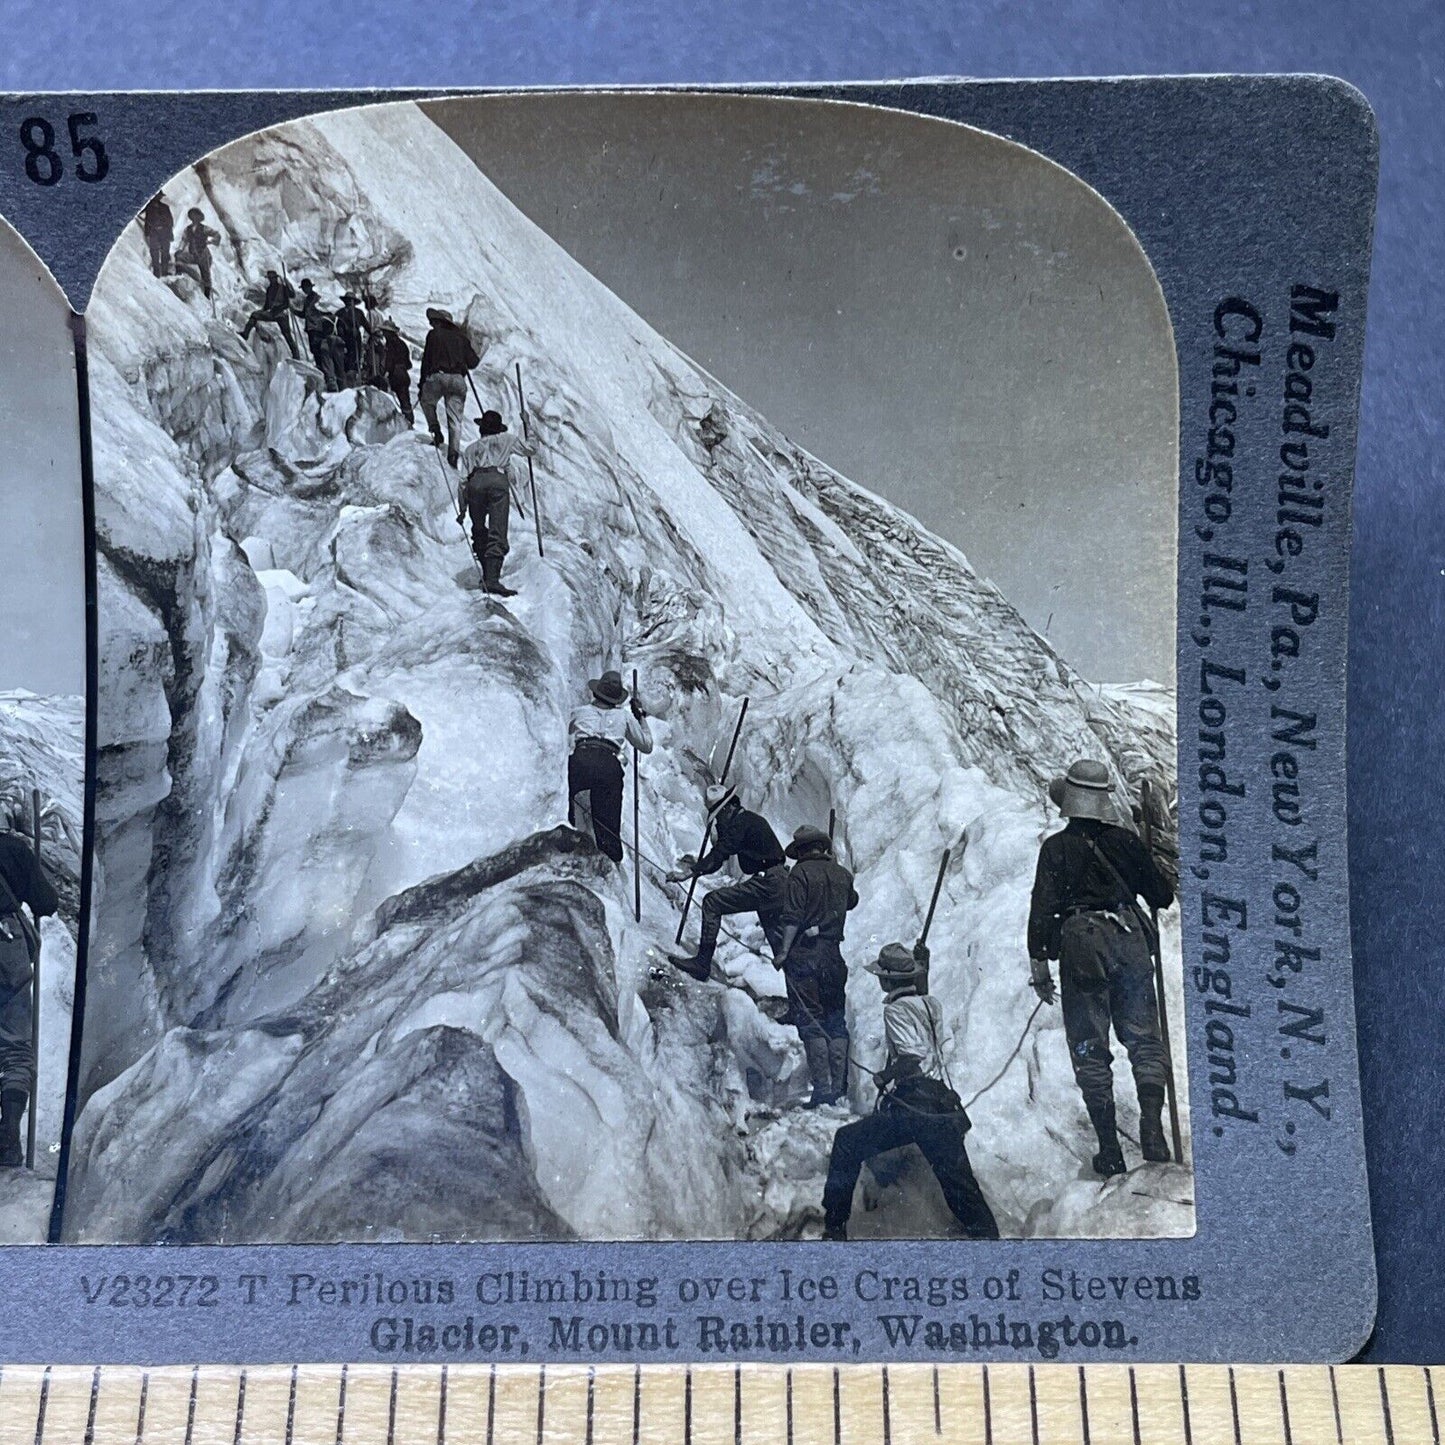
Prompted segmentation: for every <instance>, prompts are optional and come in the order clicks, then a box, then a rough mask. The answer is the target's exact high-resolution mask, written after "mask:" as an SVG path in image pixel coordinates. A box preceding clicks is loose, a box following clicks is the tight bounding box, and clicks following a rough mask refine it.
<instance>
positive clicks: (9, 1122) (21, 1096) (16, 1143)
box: [0, 1089, 30, 1169]
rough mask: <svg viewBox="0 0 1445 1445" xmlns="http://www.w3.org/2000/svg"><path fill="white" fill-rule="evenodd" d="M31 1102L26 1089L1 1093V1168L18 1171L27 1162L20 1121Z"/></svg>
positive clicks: (8, 1090)
mask: <svg viewBox="0 0 1445 1445" xmlns="http://www.w3.org/2000/svg"><path fill="white" fill-rule="evenodd" d="M29 1102H30V1095H29V1093H28V1092H27V1091H26V1090H24V1089H6V1090H5V1091H4V1092H3V1093H0V1168H5V1169H18V1168H19V1167H20V1166H21V1165H22V1164H24V1162H25V1150H24V1148H23V1147H22V1146H21V1143H20V1120H21V1119H22V1118H23V1117H24V1115H25V1109H26V1106H27V1105H28V1104H29Z"/></svg>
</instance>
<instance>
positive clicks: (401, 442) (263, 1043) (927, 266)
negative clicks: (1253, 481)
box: [64, 96, 1195, 1247]
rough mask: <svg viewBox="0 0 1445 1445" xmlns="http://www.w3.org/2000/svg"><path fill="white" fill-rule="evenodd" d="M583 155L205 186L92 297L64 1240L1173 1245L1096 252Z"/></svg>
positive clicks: (1020, 230) (876, 128)
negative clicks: (88, 563) (82, 927)
mask: <svg viewBox="0 0 1445 1445" xmlns="http://www.w3.org/2000/svg"><path fill="white" fill-rule="evenodd" d="M602 99H603V98H599V97H586V96H578V97H572V98H570V99H569V98H567V97H555V98H551V99H550V100H548V101H547V103H548V104H551V105H552V106H553V113H554V116H555V122H556V123H555V125H554V126H553V127H552V129H551V130H550V131H548V133H547V140H546V144H547V145H548V146H549V147H550V150H549V151H548V152H547V154H546V155H545V156H544V155H543V154H542V153H541V152H540V151H539V150H537V149H536V147H538V146H540V145H541V144H542V141H541V140H540V139H537V138H534V139H532V140H530V141H529V140H528V139H527V138H528V136H529V134H531V132H530V130H529V128H528V126H527V125H526V124H525V123H524V122H525V118H526V108H527V106H529V105H537V104H541V103H543V100H542V98H540V97H511V98H508V97H493V98H478V99H476V100H470V101H462V100H455V101H446V102H438V103H429V104H417V103H413V102H409V101H408V102H396V103H390V104H385V105H377V106H372V107H364V108H360V109H354V110H346V111H340V112H336V113H332V114H323V115H318V116H315V117H312V118H309V119H303V120H297V121H292V122H288V123H286V124H282V125H278V126H275V127H274V128H272V129H268V130H262V131H259V132H257V133H255V134H252V135H249V136H246V137H245V138H243V139H241V140H237V141H235V142H233V143H231V144H229V145H227V146H225V147H223V148H222V149H220V150H219V151H216V152H214V153H212V154H209V155H207V156H205V157H204V158H203V159H199V160H197V161H196V162H195V163H194V164H193V165H192V166H190V167H189V168H187V169H185V170H183V171H182V172H180V173H179V174H177V175H175V176H173V177H171V178H170V179H169V180H167V182H166V184H165V186H164V188H163V190H162V191H161V192H160V193H158V194H156V195H155V196H154V197H153V198H152V199H151V200H150V201H149V202H148V203H147V205H146V206H145V208H144V209H143V210H142V211H141V213H140V214H139V216H138V217H137V218H136V222H135V224H134V225H133V226H131V227H130V228H129V229H128V230H127V232H126V234H124V235H123V236H122V237H121V238H120V240H119V242H118V243H117V244H116V246H115V248H114V250H113V251H112V252H111V254H110V256H109V259H108V260H107V261H106V263H105V266H104V268H103V269H102V271H101V273H100V276H99V278H98V280H97V282H96V285H95V290H94V295H93V299H92V302H91V305H90V307H89V310H88V315H87V325H88V329H89V348H90V396H91V411H92V416H93V445H94V456H95V463H94V469H95V483H94V486H95V541H96V549H97V567H98V579H99V591H98V621H99V651H98V656H99V676H98V694H97V711H98V731H99V737H100V743H101V746H100V751H99V754H98V759H97V778H96V783H97V794H96V797H97V804H96V830H95V839H94V846H95V854H94V859H95V891H94V906H93V910H92V917H91V936H90V980H89V990H88V1002H87V1013H86V1018H85V1026H84V1033H83V1040H82V1047H81V1053H80V1058H79V1068H78V1093H77V1096H76V1100H75V1103H76V1110H77V1112H76V1117H75V1125H74V1132H73V1139H72V1145H71V1150H70V1156H69V1175H68V1198H67V1202H66V1209H65V1221H64V1229H65V1237H66V1238H67V1239H69V1240H71V1241H76V1242H91V1243H105V1242H113V1243H157V1242H166V1243H174V1244H181V1243H221V1242H224V1243H265V1242H308V1243H309V1242H318V1241H325V1242H346V1241H368V1242H378V1241H380V1242H385V1241H404V1242H427V1241H469V1240H535V1239H547V1240H573V1239H582V1240H597V1241H612V1240H618V1241H621V1240H648V1241H663V1240H798V1239H828V1240H843V1239H867V1238H874V1239H878V1238H900V1239H909V1238H957V1239H963V1240H974V1241H989V1242H992V1241H995V1240H998V1239H1000V1238H1002V1239H1009V1238H1020V1237H1043V1238H1048V1237H1083V1238H1113V1237H1159V1236H1188V1235H1191V1234H1192V1233H1193V1232H1194V1227H1195V1217H1194V1178H1193V1170H1192V1165H1191V1127H1190V1111H1189V1088H1188V1080H1187V1078H1186V1072H1185V1049H1184V1047H1183V1034H1182V1031H1181V1030H1182V1022H1183V1014H1184V999H1183V978H1182V971H1181V964H1180V933H1179V921H1178V907H1177V902H1176V892H1177V890H1178V887H1179V879H1178V819H1177V808H1178V801H1177V786H1176V765H1175V709H1174V656H1175V627H1174V612H1175V603H1174V599H1175V575H1176V574H1175V537H1174V529H1175V516H1176V509H1177V505H1178V496H1177V486H1176V480H1175V479H1176V474H1177V470H1178V395H1177V392H1178V388H1177V373H1176V365H1175V357H1174V345H1173V339H1172V332H1171V328H1170V320H1169V315H1168V312H1167V310H1166V308H1165V305H1164V301H1163V297H1162V295H1161V293H1160V290H1159V285H1158V282H1157V281H1156V279H1155V276H1154V272H1153V269H1152V268H1151V266H1150V264H1149V261H1148V259H1147V257H1146V256H1145V254H1144V252H1143V251H1142V249H1141V248H1140V246H1139V243H1138V242H1137V241H1136V239H1135V238H1134V236H1133V234H1132V233H1131V232H1130V230H1129V229H1128V227H1127V225H1126V224H1125V223H1124V222H1123V221H1122V219H1121V218H1120V217H1119V215H1118V214H1116V213H1115V212H1114V211H1113V210H1112V209H1111V208H1110V207H1109V205H1107V204H1106V203H1105V202H1104V201H1103V200H1102V199H1101V198H1100V197H1099V196H1098V195H1097V194H1096V193H1095V192H1094V191H1093V190H1091V189H1090V188H1089V187H1088V186H1087V185H1085V184H1084V183H1083V182H1082V181H1080V180H1079V179H1078V178H1077V177H1075V176H1074V175H1072V174H1071V173H1070V172H1068V171H1066V170H1064V169H1063V168H1061V167H1060V166H1057V165H1055V164H1053V163H1052V162H1049V161H1046V160H1044V159H1043V158H1042V157H1041V156H1039V155H1037V154H1035V153H1034V152H1032V151H1029V150H1027V149H1025V148H1024V147H1022V146H1019V145H1016V144H1014V143H1012V142H1010V141H1007V140H1004V139H1002V138H1000V137H998V136H994V135H990V134H988V133H986V132H983V131H979V130H972V129H969V128H967V127H963V126H958V125H952V124H948V123H945V122H942V121H932V120H926V119H923V118H921V117H916V116H905V115H902V114H898V113H893V114H887V113H885V112H882V111H873V110H870V109H869V108H867V107H862V106H839V105H829V104H826V103H823V102H810V101H806V102H805V101H785V100H772V101H763V100H761V99H759V100H743V99H741V98H738V97H725V96H712V97H701V96H694V97H673V98H671V101H669V100H668V99H667V98H665V97H652V98H645V97H637V98H636V99H637V108H636V109H634V110H632V111H629V110H628V109H627V108H626V107H625V106H623V107H617V106H614V107H612V108H610V109H609V108H608V107H607V106H606V105H604V104H602ZM683 102H688V104H686V105H685V104H683ZM669 105H670V106H671V110H670V111H669V114H670V115H672V116H673V117H674V119H675V124H669V125H668V126H663V125H661V124H659V117H658V110H659V107H661V108H662V109H663V110H667V109H668V106H669ZM689 107H690V108H689ZM739 107H745V109H739ZM669 134H671V137H672V138H671V140H669V141H664V140H663V139H662V137H664V136H667V135H669ZM718 136H722V137H724V138H725V140H726V144H725V146H724V145H722V144H720V143H719V142H718V140H717V139H715V138H716V137H718ZM644 138H645V145H644ZM528 144H531V145H532V146H533V148H534V149H533V151H532V152H530V153H529V152H527V151H526V150H525V147H526V145H528ZM659 146H660V147H661V149H660V151H659V150H658V147H659ZM649 147H650V148H651V149H652V151H653V152H654V153H655V157H654V162H653V164H652V169H651V171H650V172H649V170H648V167H647V166H646V165H644V164H643V160H642V151H643V150H644V149H647V148H649ZM699 147H702V148H703V150H704V153H705V155H706V156H707V158H708V159H709V160H710V161H711V162H712V164H710V165H708V166H699V165H698V164H696V163H695V162H696V160H697V156H698V148H699ZM709 148H711V149H709ZM714 151H716V154H713V152H714ZM649 176H650V177H651V178H649ZM659 177H660V178H661V179H659ZM659 186H660V189H661V195H662V199H661V200H659V199H658V194H659ZM569 187H570V188H571V190H572V191H573V192H574V193H575V195H576V197H577V206H578V207H579V208H580V209H579V210H578V213H577V214H571V213H569V212H568V210H567V208H566V207H563V206H560V205H559V204H558V201H559V197H561V196H562V195H563V194H564V193H566V192H567V191H568V188H569ZM604 213H605V214H604ZM628 222H630V225H629V224H627V223H628ZM884 238H887V245H886V246H885V245H883V244H882V242H883V240H884ZM663 253H666V254H667V255H669V256H670V257H671V262H670V264H667V265H663V264H660V260H659V258H660V256H661V255H662V254H663ZM980 1247H985V1246H983V1245H980Z"/></svg>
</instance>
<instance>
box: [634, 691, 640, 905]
mask: <svg viewBox="0 0 1445 1445" xmlns="http://www.w3.org/2000/svg"><path fill="white" fill-rule="evenodd" d="M632 700H633V701H634V702H636V701H637V669H636V668H635V667H634V668H633V669H632ZM641 787H642V760H641V759H640V758H639V757H638V754H637V744H636V743H633V745H632V914H633V917H634V918H635V919H636V920H637V922H638V923H641V922H642V863H641V858H642V854H641V851H640V849H641V847H642V835H641V818H642V804H641V801H640V798H639V793H640V789H641Z"/></svg>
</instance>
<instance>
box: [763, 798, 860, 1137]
mask: <svg viewBox="0 0 1445 1445" xmlns="http://www.w3.org/2000/svg"><path fill="white" fill-rule="evenodd" d="M784 851H785V852H786V853H787V855H788V857H789V858H796V859H797V862H796V863H794V864H793V867H792V869H791V871H790V872H789V874H788V886H787V889H786V890H785V892H784V894H783V906H782V910H781V912H780V913H779V922H780V923H781V925H782V937H781V938H780V939H779V941H778V942H777V943H776V944H775V945H774V948H773V966H774V967H775V968H780V969H782V970H783V980H784V982H785V983H786V984H787V989H788V1003H789V1004H790V1005H791V1018H792V1022H793V1024H794V1025H795V1026H796V1028H797V1030H798V1037H799V1038H801V1039H802V1041H803V1052H804V1053H805V1054H806V1055H807V1059H808V1073H809V1075H810V1076H811V1078H812V1081H813V1093H812V1097H811V1098H809V1100H808V1103H807V1107H808V1108H810V1109H816V1108H819V1107H821V1106H822V1105H824V1104H833V1103H836V1102H837V1101H838V1100H839V1099H841V1098H843V1097H844V1096H845V1095H846V1094H847V1092H848V1017H847V1013H846V999H845V990H846V989H847V986H848V965H847V964H846V963H845V962H844V961H843V950H842V943H843V928H844V924H845V922H846V921H847V917H848V911H849V909H852V908H856V907H857V906H858V894H857V891H856V890H855V889H854V887H853V875H852V874H851V873H850V872H849V871H848V870H847V869H846V868H845V867H843V865H842V864H841V863H839V862H837V860H836V859H834V857H833V842H832V840H831V839H830V838H829V837H828V835H827V834H826V833H825V832H824V831H823V830H822V829H821V828H815V827H814V826H813V825H812V824H811V823H804V824H803V826H802V827H801V828H798V829H797V830H796V831H795V832H794V833H793V841H792V842H791V843H789V844H788V846H787V848H786V849H785V850H784Z"/></svg>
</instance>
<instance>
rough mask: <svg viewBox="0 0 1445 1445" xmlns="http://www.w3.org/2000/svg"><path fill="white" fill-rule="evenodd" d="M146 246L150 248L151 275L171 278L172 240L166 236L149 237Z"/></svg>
mask: <svg viewBox="0 0 1445 1445" xmlns="http://www.w3.org/2000/svg"><path fill="white" fill-rule="evenodd" d="M146 245H147V246H149V247H150V253H151V275H153V276H169V275H170V274H171V238H170V237H169V236H167V235H164V234H161V235H158V236H152V235H147V236H146Z"/></svg>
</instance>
